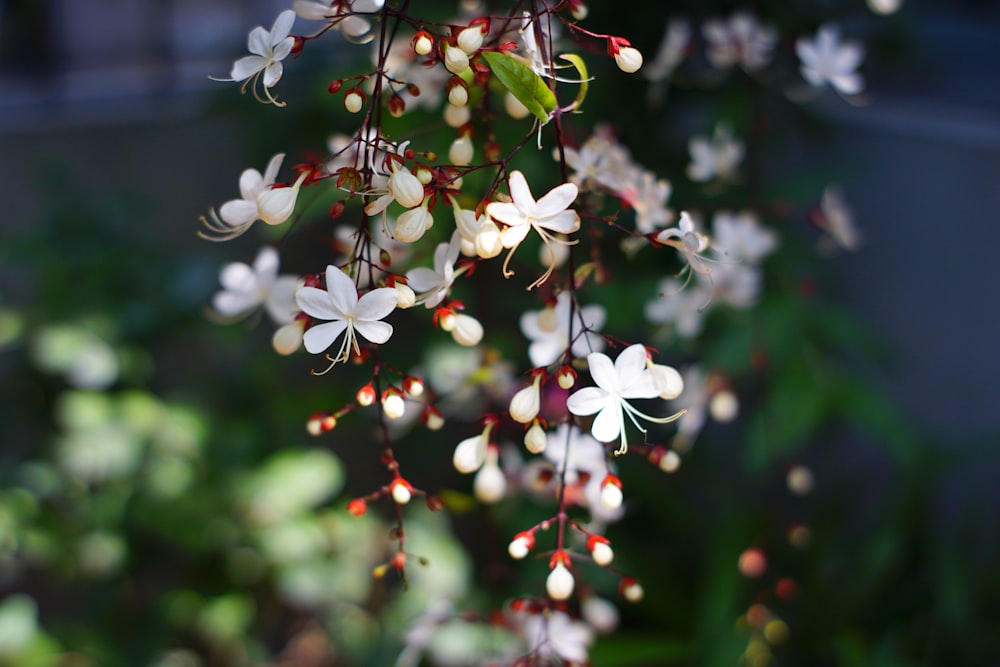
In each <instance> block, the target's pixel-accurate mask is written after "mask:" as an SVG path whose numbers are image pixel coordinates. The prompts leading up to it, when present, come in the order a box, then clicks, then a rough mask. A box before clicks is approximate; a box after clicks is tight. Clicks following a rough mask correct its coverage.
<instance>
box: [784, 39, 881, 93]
mask: <svg viewBox="0 0 1000 667" xmlns="http://www.w3.org/2000/svg"><path fill="white" fill-rule="evenodd" d="M795 53H797V54H798V56H799V60H801V61H802V63H801V65H800V67H799V70H800V71H801V72H802V77H803V78H804V79H805V80H806V81H808V82H809V83H810V84H811V85H813V86H815V87H817V88H819V87H821V86H824V85H825V84H826V83H827V82H829V83H830V85H832V86H833V87H834V88H835V89H836V90H837V91H838V92H840V93H842V94H844V95H857V94H858V93H860V92H861V90H862V89H863V88H864V85H865V84H864V79H863V78H862V77H861V75H860V74H858V73H857V71H856V70H857V69H858V66H859V65H860V64H861V61H862V60H863V59H864V57H865V52H864V48H862V46H861V44H859V43H858V42H847V43H843V42H841V41H840V31H839V30H838V29H837V26H835V25H824V26H821V27H820V29H819V31H818V32H817V33H816V37H815V38H813V39H809V38H808V37H800V38H799V39H798V41H796V42H795Z"/></svg>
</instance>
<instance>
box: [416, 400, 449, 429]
mask: <svg viewBox="0 0 1000 667" xmlns="http://www.w3.org/2000/svg"><path fill="white" fill-rule="evenodd" d="M420 418H421V419H423V420H424V425H425V426H426V427H427V428H428V429H430V430H432V431H437V430H439V429H440V428H441V427H442V426H444V417H443V416H441V411H440V410H438V409H437V408H435V407H434V406H433V405H428V406H427V407H426V408H424V411H423V414H421V416H420Z"/></svg>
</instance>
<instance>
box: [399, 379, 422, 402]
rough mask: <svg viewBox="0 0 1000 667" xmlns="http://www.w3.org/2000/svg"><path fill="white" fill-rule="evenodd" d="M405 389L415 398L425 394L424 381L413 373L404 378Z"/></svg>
mask: <svg viewBox="0 0 1000 667" xmlns="http://www.w3.org/2000/svg"><path fill="white" fill-rule="evenodd" d="M403 391H405V392H406V393H407V394H409V395H410V396H412V397H414V398H419V397H420V396H423V394H424V381H423V380H421V379H420V378H416V377H413V376H412V375H407V376H406V377H405V378H403Z"/></svg>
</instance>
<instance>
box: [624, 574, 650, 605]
mask: <svg viewBox="0 0 1000 667" xmlns="http://www.w3.org/2000/svg"><path fill="white" fill-rule="evenodd" d="M618 588H619V590H620V591H621V594H622V597H624V598H625V599H626V600H628V601H629V602H638V601H639V600H641V599H642V596H643V595H644V594H645V591H643V590H642V584H640V583H639V582H638V581H636V580H635V579H632V578H630V577H626V578H624V579H622V581H621V584H619V586H618Z"/></svg>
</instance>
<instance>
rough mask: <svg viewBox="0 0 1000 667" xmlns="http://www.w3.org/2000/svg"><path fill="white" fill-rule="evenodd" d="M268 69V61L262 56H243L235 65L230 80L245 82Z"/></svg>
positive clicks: (230, 73)
mask: <svg viewBox="0 0 1000 667" xmlns="http://www.w3.org/2000/svg"><path fill="white" fill-rule="evenodd" d="M265 67H267V60H266V59H265V58H263V57H261V56H243V57H242V58H240V59H239V60H237V61H236V62H234V63H233V69H231V70H230V71H229V78H230V79H232V80H233V81H245V80H246V79H249V78H250V77H252V76H253V75H254V74H256V73H257V72H259V71H261V70H262V69H264V68H265Z"/></svg>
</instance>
